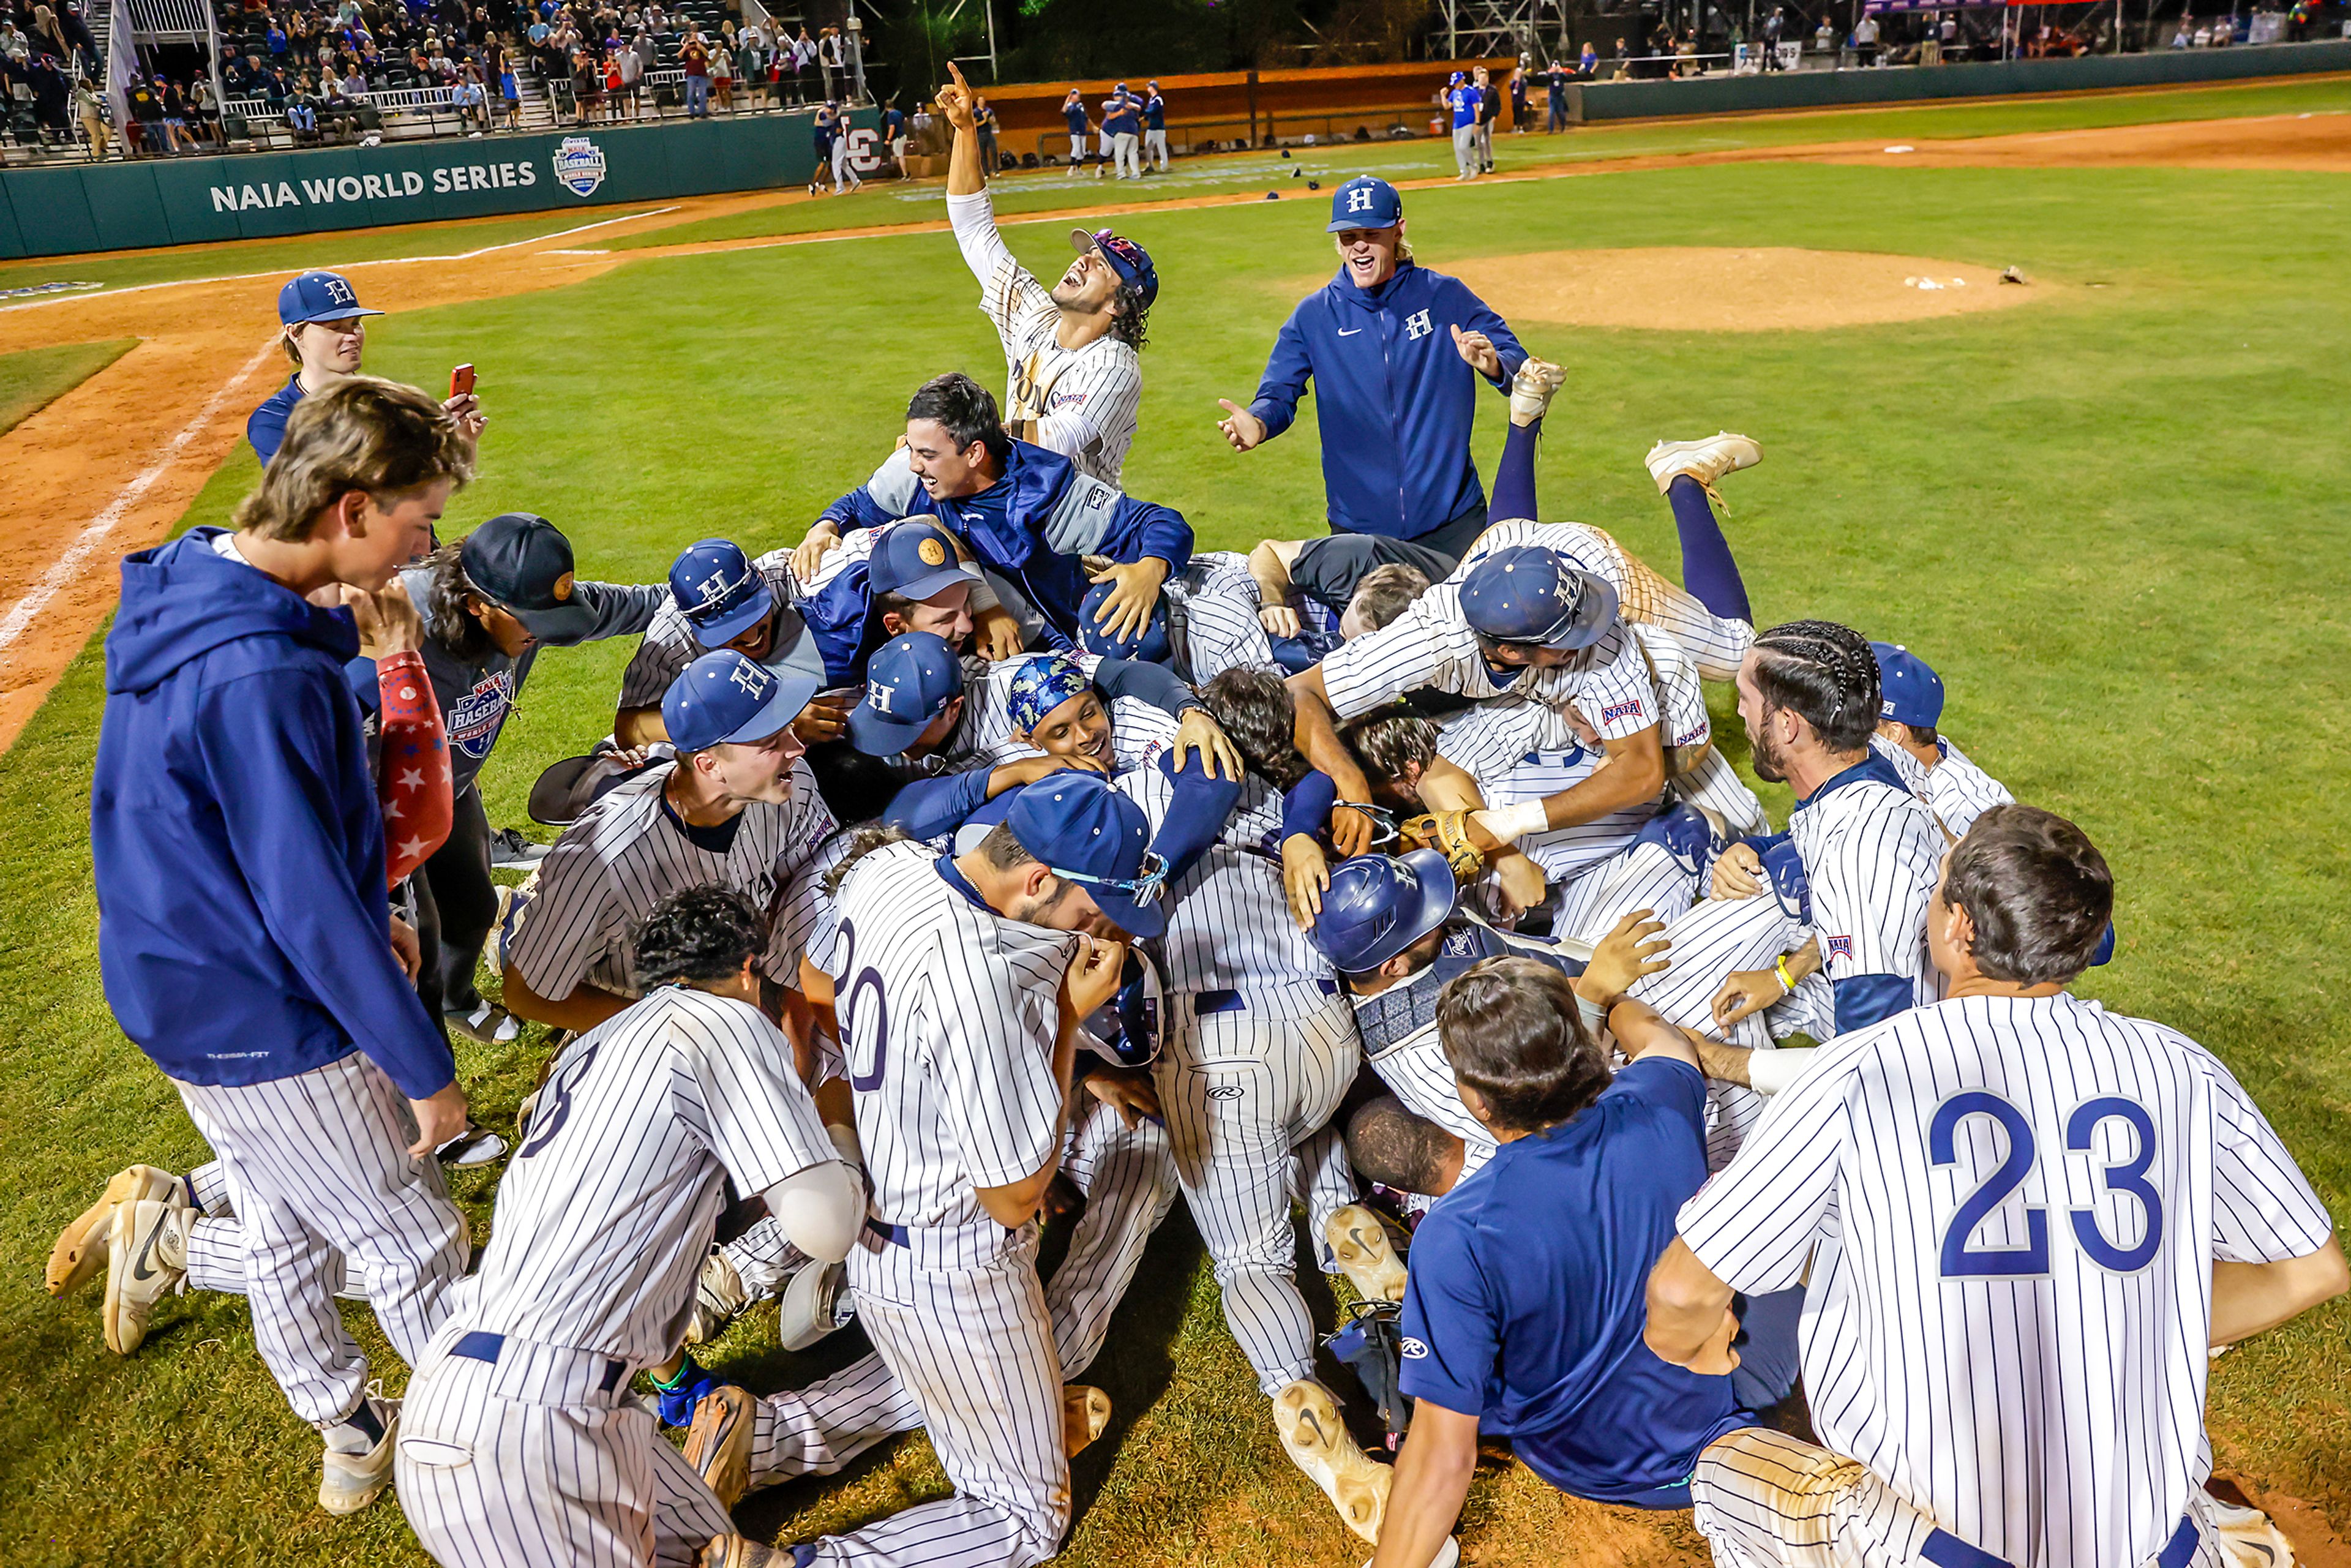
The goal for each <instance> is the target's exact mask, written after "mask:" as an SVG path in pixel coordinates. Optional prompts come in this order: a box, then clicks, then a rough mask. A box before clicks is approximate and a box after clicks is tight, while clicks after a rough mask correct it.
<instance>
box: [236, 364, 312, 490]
mask: <svg viewBox="0 0 2351 1568" xmlns="http://www.w3.org/2000/svg"><path fill="white" fill-rule="evenodd" d="M301 401H302V374H301V372H300V371H296V372H295V373H294V374H292V375H290V376H287V378H286V384H285V385H284V386H282V387H279V388H278V389H277V391H276V392H273V393H271V394H270V398H269V401H268V402H265V403H263V404H262V405H261V406H260V407H259V408H256V409H255V410H254V411H253V415H252V417H251V418H249V419H247V420H246V422H245V438H246V440H247V441H249V442H251V443H253V450H254V454H255V455H256V456H258V457H259V458H260V459H261V465H262V466H263V467H264V468H266V467H268V466H269V460H270V459H271V458H273V457H275V456H277V449H278V448H279V447H280V446H283V445H284V444H286V422H287V420H289V419H291V418H293V417H294V405H295V404H296V403H298V402H301Z"/></svg>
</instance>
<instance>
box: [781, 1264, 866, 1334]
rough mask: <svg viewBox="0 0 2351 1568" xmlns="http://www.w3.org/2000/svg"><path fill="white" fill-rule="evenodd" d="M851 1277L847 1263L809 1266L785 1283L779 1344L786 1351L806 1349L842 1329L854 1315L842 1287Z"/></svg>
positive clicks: (802, 1268) (806, 1265)
mask: <svg viewBox="0 0 2351 1568" xmlns="http://www.w3.org/2000/svg"><path fill="white" fill-rule="evenodd" d="M848 1278H849V1265H847V1264H846V1263H807V1264H803V1265H802V1266H801V1267H800V1269H799V1271H798V1272H797V1273H795V1274H793V1276H792V1277H791V1278H790V1279H789V1280H787V1281H784V1295H783V1301H782V1303H781V1304H782V1311H781V1312H778V1314H777V1318H776V1342H777V1343H778V1344H780V1345H782V1346H783V1347H784V1348H785V1349H786V1350H806V1349H807V1348H808V1347H809V1346H810V1345H812V1344H814V1343H816V1342H817V1341H819V1340H820V1339H822V1338H824V1336H825V1335H827V1334H829V1333H832V1331H833V1330H835V1329H837V1328H840V1327H841V1325H842V1324H844V1323H846V1322H849V1320H850V1319H851V1318H852V1316H854V1315H855V1314H854V1313H853V1312H850V1311H849V1310H848V1308H849V1299H848V1298H847V1297H846V1296H844V1295H842V1294H841V1284H842V1282H843V1281H846V1280H847V1279H848Z"/></svg>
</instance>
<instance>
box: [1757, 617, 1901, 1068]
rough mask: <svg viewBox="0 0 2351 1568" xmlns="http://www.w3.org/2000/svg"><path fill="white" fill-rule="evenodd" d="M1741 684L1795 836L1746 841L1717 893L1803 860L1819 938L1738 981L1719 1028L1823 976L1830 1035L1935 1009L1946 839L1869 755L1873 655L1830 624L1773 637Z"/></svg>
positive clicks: (1780, 629) (1760, 751)
mask: <svg viewBox="0 0 2351 1568" xmlns="http://www.w3.org/2000/svg"><path fill="white" fill-rule="evenodd" d="M1738 685H1739V714H1740V720H1741V722H1742V723H1744V724H1745V725H1746V727H1747V739H1748V744H1749V746H1750V748H1751V756H1752V758H1753V762H1754V767H1755V772H1756V776H1757V777H1758V778H1761V779H1770V780H1774V781H1778V780H1782V779H1784V780H1785V781H1786V782H1787V783H1788V785H1789V787H1790V788H1791V789H1794V790H1795V791H1796V807H1795V810H1793V811H1792V813H1791V814H1790V815H1789V818H1788V830H1787V831H1786V832H1785V833H1784V834H1781V835H1778V836H1777V837H1776V838H1774V839H1771V840H1753V839H1750V840H1743V841H1740V842H1738V843H1735V844H1732V845H1730V846H1729V848H1728V849H1726V850H1725V851H1724V852H1722V853H1721V854H1720V855H1719V856H1718V857H1717V858H1716V860H1715V862H1714V869H1713V895H1714V896H1715V897H1717V898H1737V899H1745V898H1755V897H1758V896H1759V895H1761V894H1762V893H1763V892H1764V891H1765V884H1766V880H1767V878H1766V873H1765V856H1767V855H1768V854H1770V853H1771V852H1773V851H1774V849H1775V848H1776V847H1777V846H1778V845H1779V844H1780V843H1782V842H1784V843H1785V844H1787V845H1789V846H1790V847H1792V849H1793V851H1794V852H1795V853H1796V855H1797V856H1798V857H1799V858H1800V859H1801V861H1802V867H1803V878H1804V881H1805V883H1807V884H1808V886H1809V894H1810V908H1809V911H1808V914H1807V915H1806V924H1807V925H1809V928H1810V935H1809V936H1807V937H1806V938H1805V939H1804V941H1803V944H1802V946H1801V947H1799V948H1796V949H1795V950H1794V951H1792V952H1790V953H1788V954H1787V955H1785V956H1784V957H1783V958H1782V960H1780V961H1778V962H1775V963H1774V964H1773V966H1772V967H1771V968H1770V969H1759V970H1747V971H1741V972H1739V973H1734V974H1733V975H1731V976H1730V977H1729V979H1728V980H1727V981H1725V982H1724V984H1723V988H1722V992H1721V995H1720V997H1719V999H1718V1003H1717V1007H1716V1019H1717V1020H1718V1021H1719V1022H1721V1023H1726V1024H1728V1023H1734V1022H1736V1021H1738V1020H1739V1019H1742V1018H1744V1017H1746V1016H1747V1015H1748V1014H1749V1013H1750V1012H1753V1011H1754V1010H1755V1009H1758V1008H1761V1007H1763V1006H1766V1005H1768V1004H1770V1003H1772V1002H1777V1001H1779V1000H1781V999H1782V998H1785V997H1788V996H1791V995H1792V993H1793V991H1794V989H1795V987H1794V984H1793V982H1794V981H1796V980H1801V979H1802V977H1805V976H1806V975H1808V974H1811V973H1814V972H1817V973H1820V974H1823V975H1824V976H1825V977H1827V979H1828V982H1829V985H1830V988H1831V989H1832V991H1833V992H1834V998H1835V1001H1834V1011H1833V1015H1832V1017H1831V1019H1828V1020H1826V1021H1827V1022H1828V1024H1829V1029H1828V1031H1827V1032H1828V1033H1831V1034H1843V1033H1845V1032H1846V1031H1848V1030H1856V1029H1860V1028H1863V1027H1865V1025H1868V1024H1873V1023H1876V1022H1879V1021H1880V1020H1882V1019H1886V1018H1890V1017H1892V1016H1893V1015H1894V1014H1896V1013H1898V1012H1901V1011H1903V1010H1904V1009H1907V1008H1909V1007H1911V1006H1913V1005H1915V1004H1917V1003H1919V1002H1927V1001H1932V1000H1933V999H1934V998H1935V995H1936V988H1937V986H1938V981H1937V979H1936V976H1935V972H1934V969H1933V967H1931V966H1930V965H1928V962H1927V956H1926V952H1927V948H1926V943H1927V924H1928V921H1927V901H1928V895H1929V894H1931V892H1932V891H1933V889H1934V885H1935V868H1936V865H1937V863H1938V862H1939V860H1940V858H1941V855H1942V845H1943V837H1942V835H1941V834H1940V833H1939V832H1938V831H1936V829H1935V822H1934V819H1933V818H1932V817H1931V816H1930V815H1928V812H1927V810H1926V809H1925V808H1924V807H1923V806H1921V805H1920V804H1919V803H1918V802H1917V800H1915V799H1913V798H1912V796H1911V794H1910V791H1909V789H1908V788H1907V786H1906V785H1905V784H1904V783H1903V782H1902V779H1901V776H1900V775H1899V774H1897V773H1896V772H1895V770H1894V768H1893V766H1892V764H1890V763H1888V762H1886V760H1885V759H1884V758H1880V757H1878V756H1877V755H1876V753H1875V752H1873V751H1872V750H1871V749H1870V737H1871V736H1872V735H1873V734H1875V733H1876V727H1877V717H1878V705H1879V696H1878V686H1877V661H1876V658H1875V657H1874V656H1873V655H1872V654H1871V653H1870V651H1869V644H1868V643H1867V642H1865V640H1864V639H1863V638H1862V637H1861V635H1860V634H1859V633H1857V632H1854V631H1852V630H1851V629H1850V628H1847V627H1844V626H1839V625H1836V624H1834V622H1825V621H1796V622H1789V623H1787V624H1786V625H1782V626H1775V627H1772V628H1771V630H1770V631H1769V632H1764V633H1763V634H1761V636H1759V637H1757V638H1756V640H1755V645H1754V646H1753V647H1752V648H1750V650H1749V651H1748V653H1747V657H1746V660H1745V661H1744V662H1743V663H1742V664H1740V671H1739V682H1738ZM1822 1038H1826V1035H1823V1036H1822Z"/></svg>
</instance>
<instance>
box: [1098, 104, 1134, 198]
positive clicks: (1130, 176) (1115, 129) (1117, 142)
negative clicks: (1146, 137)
mask: <svg viewBox="0 0 2351 1568" xmlns="http://www.w3.org/2000/svg"><path fill="white" fill-rule="evenodd" d="M1102 139H1103V140H1104V141H1107V142H1109V143H1110V156H1111V162H1112V164H1113V166H1114V167H1115V168H1116V170H1117V172H1118V177H1119V178H1120V179H1122V180H1140V179H1142V178H1143V159H1142V156H1141V152H1140V149H1141V148H1142V145H1143V100H1142V99H1139V98H1137V97H1135V96H1134V94H1133V93H1131V92H1129V91H1127V90H1126V84H1125V83H1124V82H1121V83H1119V84H1118V86H1117V88H1116V89H1114V90H1113V92H1112V93H1111V95H1110V99H1109V101H1108V102H1106V103H1104V104H1103V105H1102ZM1095 172H1097V173H1099V172H1101V171H1100V169H1099V168H1097V169H1096V171H1095Z"/></svg>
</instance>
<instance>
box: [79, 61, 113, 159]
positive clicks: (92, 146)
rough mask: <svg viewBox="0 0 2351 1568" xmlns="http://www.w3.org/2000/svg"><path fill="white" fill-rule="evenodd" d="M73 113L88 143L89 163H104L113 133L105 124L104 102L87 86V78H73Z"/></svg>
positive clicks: (111, 143)
mask: <svg viewBox="0 0 2351 1568" xmlns="http://www.w3.org/2000/svg"><path fill="white" fill-rule="evenodd" d="M73 105H74V113H75V114H76V115H77V116H78V117H79V118H80V120H81V133H82V135H83V137H84V138H85V139H87V140H88V141H89V161H90V162H93V163H103V162H106V154H107V151H108V149H109V148H110V147H111V146H112V145H113V141H114V132H113V131H111V130H110V129H109V128H108V126H107V123H106V100H105V99H101V98H99V96H98V93H97V92H96V90H95V89H92V88H91V87H90V85H89V78H88V77H76V78H74V84H73Z"/></svg>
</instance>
